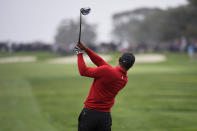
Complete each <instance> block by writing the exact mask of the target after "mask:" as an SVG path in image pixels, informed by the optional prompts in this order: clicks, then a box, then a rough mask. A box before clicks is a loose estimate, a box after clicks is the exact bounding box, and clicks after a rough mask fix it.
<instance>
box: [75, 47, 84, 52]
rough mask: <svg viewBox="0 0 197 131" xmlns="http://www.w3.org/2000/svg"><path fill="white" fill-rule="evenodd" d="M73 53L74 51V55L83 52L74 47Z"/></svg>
mask: <svg viewBox="0 0 197 131" xmlns="http://www.w3.org/2000/svg"><path fill="white" fill-rule="evenodd" d="M74 51H75V53H76V54H80V53H83V52H82V51H81V49H80V48H79V47H78V46H75V47H74Z"/></svg>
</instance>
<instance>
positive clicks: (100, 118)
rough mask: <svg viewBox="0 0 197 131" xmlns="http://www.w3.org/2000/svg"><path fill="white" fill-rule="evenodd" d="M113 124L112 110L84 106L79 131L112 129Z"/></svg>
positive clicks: (106, 130) (105, 130)
mask: <svg viewBox="0 0 197 131" xmlns="http://www.w3.org/2000/svg"><path fill="white" fill-rule="evenodd" d="M111 125H112V119H111V114H110V112H100V111H95V110H91V109H87V108H84V109H83V110H82V112H81V113H80V115H79V119H78V131H111Z"/></svg>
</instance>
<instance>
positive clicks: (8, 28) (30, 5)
mask: <svg viewBox="0 0 197 131" xmlns="http://www.w3.org/2000/svg"><path fill="white" fill-rule="evenodd" d="M186 3H187V0H0V41H5V40H11V41H17V42H30V41H37V40H41V41H46V42H50V43H52V42H53V41H54V36H55V34H56V29H57V26H58V25H59V23H60V22H61V20H63V19H65V18H71V19H77V18H78V17H79V9H80V8H81V7H87V6H88V7H91V9H92V10H91V13H90V14H89V15H88V16H85V17H84V18H85V19H87V21H88V22H90V23H95V24H97V25H98V27H97V33H98V41H99V42H101V41H109V40H110V31H111V29H112V24H111V23H112V21H111V18H112V17H111V16H112V14H114V13H117V12H121V11H127V10H133V9H136V8H139V7H160V8H162V9H166V8H168V7H176V6H179V5H183V4H186ZM76 37H77V36H76Z"/></svg>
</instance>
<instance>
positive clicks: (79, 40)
mask: <svg viewBox="0 0 197 131" xmlns="http://www.w3.org/2000/svg"><path fill="white" fill-rule="evenodd" d="M79 21H80V23H79V39H78V43H80V42H81V25H82V15H81V12H80V20H79Z"/></svg>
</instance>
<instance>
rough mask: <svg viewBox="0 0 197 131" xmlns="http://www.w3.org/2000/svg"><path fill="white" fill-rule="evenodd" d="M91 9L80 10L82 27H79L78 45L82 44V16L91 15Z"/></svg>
mask: <svg viewBox="0 0 197 131" xmlns="http://www.w3.org/2000/svg"><path fill="white" fill-rule="evenodd" d="M90 10H91V9H90V8H89V7H87V8H81V9H80V25H79V26H80V27H79V39H78V43H80V42H81V25H82V15H88V14H89V13H90Z"/></svg>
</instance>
